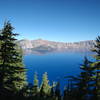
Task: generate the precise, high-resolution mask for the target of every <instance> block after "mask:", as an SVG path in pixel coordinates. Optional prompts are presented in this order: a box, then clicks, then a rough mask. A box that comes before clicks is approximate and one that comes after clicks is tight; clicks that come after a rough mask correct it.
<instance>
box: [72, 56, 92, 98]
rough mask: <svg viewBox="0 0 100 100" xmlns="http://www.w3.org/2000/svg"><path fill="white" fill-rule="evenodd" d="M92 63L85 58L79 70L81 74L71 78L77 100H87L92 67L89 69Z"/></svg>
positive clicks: (89, 91)
mask: <svg viewBox="0 0 100 100" xmlns="http://www.w3.org/2000/svg"><path fill="white" fill-rule="evenodd" d="M91 64H92V62H90V61H89V60H88V59H87V58H86V57H85V59H84V63H83V64H82V65H81V67H80V69H81V70H82V72H81V73H80V75H78V76H77V77H71V78H72V79H73V84H74V87H75V88H76V89H74V90H75V91H76V94H77V95H76V98H77V100H87V98H88V95H89V94H90V93H91V90H90V89H91V83H92V76H93V67H91Z"/></svg>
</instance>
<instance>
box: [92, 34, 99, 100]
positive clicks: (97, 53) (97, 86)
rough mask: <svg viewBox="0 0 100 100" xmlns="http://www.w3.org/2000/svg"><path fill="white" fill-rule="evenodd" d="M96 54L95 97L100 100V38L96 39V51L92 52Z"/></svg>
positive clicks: (94, 64)
mask: <svg viewBox="0 0 100 100" xmlns="http://www.w3.org/2000/svg"><path fill="white" fill-rule="evenodd" d="M92 51H93V52H95V53H96V54H95V55H94V58H95V60H96V61H95V62H94V63H93V64H92V66H94V72H95V75H94V80H95V84H94V86H95V94H96V95H95V96H96V99H97V100H100V36H98V37H97V38H96V41H95V43H94V49H93V50H92Z"/></svg>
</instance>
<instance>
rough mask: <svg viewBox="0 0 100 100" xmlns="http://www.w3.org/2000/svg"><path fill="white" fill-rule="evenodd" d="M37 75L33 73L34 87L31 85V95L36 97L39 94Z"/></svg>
mask: <svg viewBox="0 0 100 100" xmlns="http://www.w3.org/2000/svg"><path fill="white" fill-rule="evenodd" d="M38 82H39V81H38V76H37V73H36V72H35V73H34V85H33V93H34V94H35V95H36V94H37V93H38V92H39V86H38V85H39V83H38Z"/></svg>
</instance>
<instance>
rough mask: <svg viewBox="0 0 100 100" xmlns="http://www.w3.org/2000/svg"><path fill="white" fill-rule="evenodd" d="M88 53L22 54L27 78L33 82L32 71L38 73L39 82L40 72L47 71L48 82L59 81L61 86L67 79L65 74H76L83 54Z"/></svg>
mask: <svg viewBox="0 0 100 100" xmlns="http://www.w3.org/2000/svg"><path fill="white" fill-rule="evenodd" d="M90 55H91V54H90V53H78V52H76V53H75V52H68V53H64V52H63V53H48V54H44V55H38V54H28V55H25V56H24V64H25V66H26V68H27V79H28V82H29V83H33V76H34V72H37V73H38V78H39V81H40V82H39V83H41V79H42V74H43V73H44V72H47V73H48V79H49V80H50V83H51V82H52V81H58V80H59V81H60V82H61V88H63V87H64V86H65V85H66V83H67V79H65V78H64V77H65V76H69V75H78V74H79V73H80V69H79V67H80V64H82V63H83V60H84V56H90Z"/></svg>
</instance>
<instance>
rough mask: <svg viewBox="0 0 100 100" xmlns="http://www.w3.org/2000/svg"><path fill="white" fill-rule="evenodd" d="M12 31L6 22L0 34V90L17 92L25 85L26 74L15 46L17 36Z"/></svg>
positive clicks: (19, 51)
mask: <svg viewBox="0 0 100 100" xmlns="http://www.w3.org/2000/svg"><path fill="white" fill-rule="evenodd" d="M13 29H14V28H13V27H12V25H11V23H10V22H9V21H8V22H5V24H4V28H3V29H2V30H1V32H0V42H1V45H0V88H6V89H8V90H11V91H13V92H17V91H19V90H21V89H22V88H23V87H24V86H25V85H26V73H25V68H24V65H23V61H22V53H21V49H20V48H19V47H18V46H17V44H16V40H17V39H16V38H15V36H17V35H18V34H15V33H13V32H12V31H13Z"/></svg>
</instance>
